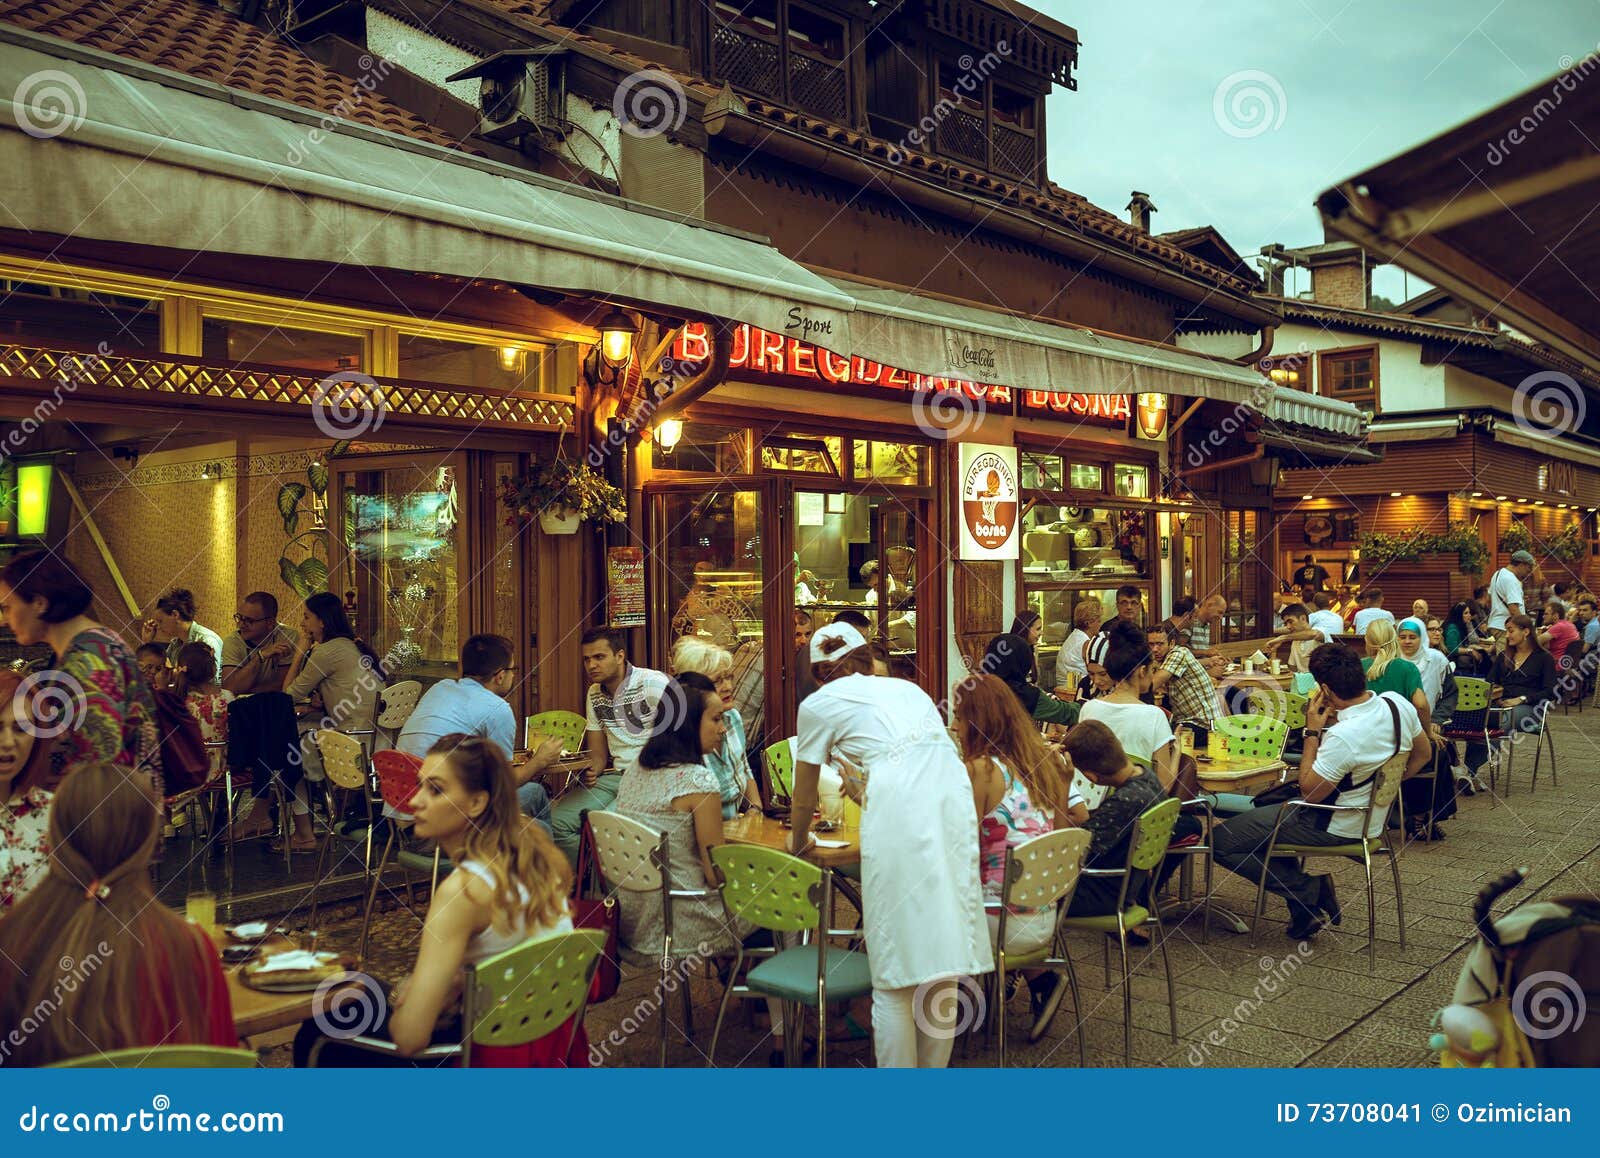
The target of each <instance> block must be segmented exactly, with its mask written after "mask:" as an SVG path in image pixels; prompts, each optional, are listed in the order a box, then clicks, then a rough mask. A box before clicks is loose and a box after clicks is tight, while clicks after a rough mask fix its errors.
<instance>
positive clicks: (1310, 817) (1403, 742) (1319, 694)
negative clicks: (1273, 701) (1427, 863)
mask: <svg viewBox="0 0 1600 1158" xmlns="http://www.w3.org/2000/svg"><path fill="white" fill-rule="evenodd" d="M1311 674H1312V675H1313V676H1315V677H1316V681H1317V691H1316V693H1315V694H1314V695H1313V696H1312V697H1311V703H1310V704H1309V705H1308V706H1307V708H1306V732H1305V752H1304V754H1303V755H1302V756H1301V758H1300V796H1301V799H1303V800H1306V801H1308V802H1309V803H1312V804H1323V803H1328V802H1329V801H1330V800H1331V802H1332V803H1334V804H1337V805H1339V806H1340V808H1341V811H1339V812H1335V813H1332V814H1331V815H1332V819H1330V820H1329V822H1328V826H1327V828H1326V829H1324V828H1322V827H1321V825H1320V823H1319V822H1320V820H1321V818H1322V816H1324V815H1328V814H1326V813H1319V812H1317V811H1314V810H1310V809H1295V810H1294V811H1293V812H1291V813H1290V815H1289V818H1288V819H1287V820H1285V821H1284V822H1283V824H1282V826H1281V827H1279V828H1278V841H1279V843H1281V844H1349V843H1351V842H1352V841H1359V840H1361V839H1362V838H1363V837H1367V838H1371V837H1375V836H1379V835H1381V834H1382V832H1383V826H1384V824H1385V823H1387V821H1388V817H1387V815H1385V810H1380V809H1374V810H1373V813H1372V822H1371V824H1370V826H1369V827H1368V828H1367V830H1366V832H1365V833H1363V832H1362V829H1361V821H1362V816H1363V812H1362V810H1363V809H1365V808H1366V806H1367V802H1368V801H1369V800H1370V799H1371V794H1372V782H1373V778H1374V777H1375V776H1376V775H1377V772H1378V769H1380V768H1382V767H1383V765H1384V764H1385V763H1386V762H1387V761H1388V760H1389V759H1390V758H1391V757H1393V756H1395V755H1398V754H1405V755H1406V756H1407V759H1406V768H1405V774H1406V775H1407V776H1410V775H1413V774H1414V773H1416V772H1417V771H1419V770H1420V769H1421V768H1422V766H1423V765H1424V764H1426V763H1427V762H1428V760H1429V758H1430V757H1431V755H1432V752H1433V748H1432V745H1430V744H1427V743H1421V744H1419V743H1417V742H1416V741H1417V739H1418V737H1420V736H1421V735H1422V720H1421V719H1420V717H1418V715H1417V710H1416V708H1414V707H1412V706H1411V701H1409V700H1407V699H1406V698H1405V697H1403V696H1399V695H1396V694H1394V693H1393V692H1384V693H1382V694H1381V695H1376V694H1374V693H1372V692H1369V691H1368V690H1367V679H1366V673H1365V672H1363V671H1362V670H1361V657H1360V656H1359V655H1357V654H1356V653H1355V652H1354V651H1353V650H1352V649H1350V648H1348V647H1346V646H1345V645H1344V644H1342V643H1325V644H1323V645H1322V646H1320V647H1318V648H1317V649H1316V650H1315V651H1313V652H1312V653H1311ZM1285 807H1287V805H1285V804H1273V805H1269V806H1268V807H1266V808H1253V809H1251V810H1250V811H1249V812H1245V813H1241V814H1240V815H1238V816H1235V817H1234V818H1233V819H1231V820H1228V821H1226V822H1225V823H1223V824H1221V825H1219V826H1217V828H1216V829H1215V830H1214V831H1213V832H1212V835H1211V846H1212V848H1213V849H1214V850H1215V851H1214V855H1215V857H1216V861H1217V863H1218V864H1220V865H1222V866H1223V867H1224V868H1227V869H1230V870H1231V871H1233V872H1236V873H1238V874H1239V875H1240V876H1242V877H1244V878H1246V879H1247V880H1249V881H1251V882H1254V881H1258V880H1260V879H1261V862H1262V857H1263V856H1264V854H1265V853H1266V851H1267V843H1268V841H1269V840H1270V839H1271V837H1272V831H1273V826H1274V825H1275V824H1277V822H1278V813H1279V812H1280V811H1282V810H1283V809H1284V808H1285ZM1267 888H1269V889H1271V890H1272V891H1273V892H1275V893H1277V894H1278V895H1279V896H1281V897H1283V898H1284V899H1285V900H1286V901H1288V902H1289V915H1290V918H1291V920H1290V922H1289V939H1290V940H1291V941H1303V940H1305V939H1306V938H1308V937H1311V936H1314V935H1315V934H1316V933H1317V932H1318V931H1319V930H1321V928H1322V917H1323V916H1324V915H1325V916H1327V917H1328V918H1329V919H1330V920H1332V921H1333V922H1334V923H1335V924H1338V923H1339V921H1340V919H1341V913H1340V910H1339V899H1338V897H1337V896H1336V895H1335V894H1334V891H1333V880H1332V878H1330V877H1326V876H1323V877H1313V876H1308V875H1306V872H1305V869H1304V866H1303V864H1302V862H1301V861H1299V860H1297V859H1295V858H1292V857H1274V858H1273V860H1272V864H1271V867H1270V868H1269V869H1268V870H1267Z"/></svg>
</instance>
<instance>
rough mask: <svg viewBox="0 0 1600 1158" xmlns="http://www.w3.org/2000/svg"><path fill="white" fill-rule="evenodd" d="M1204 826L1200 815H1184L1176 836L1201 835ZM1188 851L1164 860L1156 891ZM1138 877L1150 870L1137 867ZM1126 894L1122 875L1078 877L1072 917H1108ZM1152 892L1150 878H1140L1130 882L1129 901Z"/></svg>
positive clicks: (1176, 824) (1132, 902) (1177, 824)
mask: <svg viewBox="0 0 1600 1158" xmlns="http://www.w3.org/2000/svg"><path fill="white" fill-rule="evenodd" d="M1202 827H1203V826H1202V825H1201V823H1200V818H1199V817H1196V816H1183V815H1180V816H1179V817H1178V819H1177V820H1176V821H1175V822H1174V823H1173V825H1172V839H1173V841H1174V842H1177V841H1180V840H1182V839H1184V838H1185V837H1188V836H1194V835H1197V834H1198V833H1199V832H1200V830H1201V828H1202ZM1183 856H1184V854H1178V853H1174V854H1171V855H1169V856H1167V857H1166V858H1165V859H1163V860H1162V862H1161V868H1160V869H1159V870H1158V871H1157V874H1156V882H1155V887H1156V892H1157V893H1160V891H1161V889H1162V888H1163V887H1165V885H1166V883H1167V880H1168V879H1169V878H1170V877H1171V876H1172V874H1173V873H1175V872H1177V871H1178V869H1179V868H1181V867H1182V865H1183ZM1089 867H1092V868H1113V867H1120V866H1113V865H1109V864H1097V865H1092V866H1089ZM1134 875H1135V877H1136V878H1137V877H1145V878H1148V875H1149V874H1147V873H1141V872H1139V871H1137V870H1135V873H1134ZM1121 895H1122V878H1121V877H1086V876H1081V877H1079V878H1078V887H1077V888H1076V889H1074V890H1073V892H1072V904H1071V905H1070V906H1068V908H1067V916H1069V917H1104V916H1109V915H1110V914H1112V913H1114V912H1116V911H1117V898H1118V897H1120V896H1121ZM1148 896H1149V881H1148V879H1145V880H1138V879H1135V880H1134V881H1132V882H1130V883H1129V885H1128V903H1129V904H1130V905H1137V904H1144V903H1145V901H1146V899H1147V898H1148Z"/></svg>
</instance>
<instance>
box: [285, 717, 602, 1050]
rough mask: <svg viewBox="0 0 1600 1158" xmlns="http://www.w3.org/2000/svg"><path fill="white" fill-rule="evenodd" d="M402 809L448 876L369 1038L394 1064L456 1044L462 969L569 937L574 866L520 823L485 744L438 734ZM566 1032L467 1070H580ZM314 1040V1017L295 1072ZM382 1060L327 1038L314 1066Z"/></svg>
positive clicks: (501, 763) (536, 828)
mask: <svg viewBox="0 0 1600 1158" xmlns="http://www.w3.org/2000/svg"><path fill="white" fill-rule="evenodd" d="M407 808H408V809H409V810H410V812H411V814H412V815H413V816H414V817H416V828H415V829H414V832H415V834H416V836H417V837H418V838H419V839H421V840H431V841H434V842H435V843H437V844H438V846H439V849H440V851H441V852H442V853H443V854H444V855H445V856H446V857H447V858H449V860H450V862H451V863H452V864H454V865H455V868H454V869H453V870H452V871H451V873H450V875H449V876H447V877H446V878H445V879H444V880H443V881H442V882H440V884H439V890H438V892H437V893H436V894H435V895H434V896H433V898H432V899H431V900H430V901H429V903H428V916H427V919H426V920H425V921H424V923H423V926H422V941H421V945H422V947H421V949H420V951H419V952H418V953H417V963H416V966H415V967H414V968H413V969H412V971H411V975H410V976H409V977H407V978H406V979H405V980H404V981H402V982H401V983H400V984H399V985H397V986H395V987H394V990H393V992H392V993H391V994H390V997H389V1003H388V1009H389V1013H388V1022H387V1024H386V1025H385V1026H383V1027H381V1028H380V1029H379V1030H378V1031H377V1034H378V1036H387V1037H388V1038H389V1040H391V1041H393V1042H394V1044H395V1046H396V1047H398V1049H399V1052H400V1055H401V1057H402V1058H406V1057H410V1056H411V1055H413V1054H416V1053H419V1052H421V1051H422V1050H423V1049H425V1048H426V1047H427V1046H428V1045H429V1044H430V1043H432V1042H433V1041H434V1040H435V1039H436V1038H437V1039H438V1040H440V1041H451V1042H454V1041H459V1040H461V1037H462V1036H463V1032H464V1027H462V1026H461V1025H460V1020H459V1017H457V1018H455V1019H454V1020H453V1021H452V1020H451V1018H450V1017H449V1016H448V1014H449V1013H450V1011H451V1010H452V1009H453V1007H454V1005H455V1003H456V1001H457V999H458V998H459V997H460V992H461V970H462V968H463V966H466V965H471V964H476V963H478V962H480V961H483V960H486V959H487V958H489V957H493V956H495V955H496V954H498V953H503V952H504V951H506V950H507V949H514V948H516V947H518V946H519V945H525V944H527V943H528V942H530V941H538V940H542V939H543V938H546V937H552V936H555V935H556V934H558V933H570V932H571V931H572V917H571V915H570V913H569V912H568V910H567V894H568V893H569V892H570V891H571V888H572V868H571V866H570V865H569V864H568V863H567V858H566V857H565V856H564V855H562V853H561V851H560V850H559V849H557V848H556V846H555V842H554V841H553V840H551V838H550V835H549V834H548V833H547V832H545V830H544V828H543V827H542V826H541V825H539V824H538V823H537V822H535V821H533V820H531V819H529V818H528V817H526V816H524V815H523V814H522V806H521V805H520V804H518V802H517V781H516V777H515V776H514V775H513V774H512V771H511V765H510V764H509V763H508V762H507V760H506V756H505V753H504V752H502V751H501V750H500V747H499V745H497V744H496V743H495V742H494V741H492V740H487V739H485V738H483V737H482V736H467V735H463V734H462V733H460V732H455V733H452V734H450V735H448V736H441V737H440V738H439V740H438V741H437V742H436V743H435V744H434V745H433V747H432V748H430V749H429V750H428V755H427V756H426V757H425V758H424V760H423V761H422V769H421V771H420V772H419V773H418V775H417V791H416V794H415V795H413V796H412V797H411V800H410V802H409V803H408V805H407ZM441 1018H443V1019H444V1020H443V1022H442V1023H441ZM568 1033H569V1028H568V1027H567V1026H562V1027H560V1028H558V1029H556V1030H554V1031H552V1032H551V1033H549V1034H547V1035H546V1036H545V1037H542V1038H540V1039H539V1040H538V1041H535V1042H532V1043H530V1044H528V1045H524V1046H475V1047H473V1051H472V1064H473V1065H474V1066H478V1067H489V1068H506V1067H519V1066H546V1067H550V1066H555V1067H560V1066H586V1065H588V1055H589V1045H588V1041H587V1039H586V1038H585V1037H584V1033H583V1027H582V1026H579V1027H578V1029H577V1032H576V1034H573V1037H572V1045H571V1048H570V1049H566V1050H565V1052H563V1047H564V1046H566V1043H567V1036H568ZM320 1034H321V1029H320V1027H319V1026H318V1024H317V1022H316V1020H312V1021H308V1022H306V1023H305V1024H303V1025H302V1026H301V1027H300V1033H299V1035H298V1036H297V1037H296V1038H295V1064H296V1065H304V1064H305V1063H306V1061H307V1059H308V1058H309V1055H310V1051H311V1047H312V1045H313V1044H314V1043H315V1042H316V1039H317V1037H318V1036H319V1035H320ZM384 1060H385V1059H384V1058H383V1057H382V1056H381V1055H376V1054H373V1053H370V1052H367V1051H363V1050H358V1049H353V1048H348V1047H345V1048H342V1047H341V1045H340V1043H339V1042H338V1041H336V1040H333V1041H329V1042H326V1043H324V1046H323V1049H322V1051H321V1052H320V1054H319V1056H318V1058H317V1062H318V1065H319V1066H341V1065H351V1066H370V1065H381V1064H383V1062H384Z"/></svg>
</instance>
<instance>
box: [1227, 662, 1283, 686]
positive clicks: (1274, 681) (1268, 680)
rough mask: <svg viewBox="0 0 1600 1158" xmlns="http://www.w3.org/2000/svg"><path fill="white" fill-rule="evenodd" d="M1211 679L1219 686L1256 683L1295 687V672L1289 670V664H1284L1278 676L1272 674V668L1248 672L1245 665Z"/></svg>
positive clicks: (1259, 668) (1260, 668) (1261, 668)
mask: <svg viewBox="0 0 1600 1158" xmlns="http://www.w3.org/2000/svg"><path fill="white" fill-rule="evenodd" d="M1211 679H1212V681H1213V682H1215V683H1219V684H1221V683H1227V684H1248V683H1254V684H1263V685H1271V686H1273V687H1280V688H1292V687H1293V686H1294V672H1292V671H1290V670H1289V665H1288V664H1284V665H1283V670H1282V671H1280V672H1279V673H1278V674H1277V675H1273V674H1272V670H1271V668H1267V667H1258V668H1256V670H1255V671H1253V672H1247V671H1245V670H1244V667H1243V665H1241V666H1239V667H1237V668H1234V670H1232V671H1224V672H1218V673H1217V674H1216V675H1213V676H1212V677H1211Z"/></svg>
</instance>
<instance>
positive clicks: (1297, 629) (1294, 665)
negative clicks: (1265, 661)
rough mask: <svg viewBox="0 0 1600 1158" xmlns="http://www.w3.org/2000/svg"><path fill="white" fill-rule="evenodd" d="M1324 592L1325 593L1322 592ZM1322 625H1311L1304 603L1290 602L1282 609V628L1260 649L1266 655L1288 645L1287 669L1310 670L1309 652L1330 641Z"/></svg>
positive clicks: (1331, 640)
mask: <svg viewBox="0 0 1600 1158" xmlns="http://www.w3.org/2000/svg"><path fill="white" fill-rule="evenodd" d="M1324 594H1326V593H1324ZM1332 642H1333V639H1332V638H1331V637H1330V636H1329V635H1328V632H1327V629H1326V628H1324V627H1313V626H1312V625H1311V617H1310V615H1309V614H1307V612H1306V607H1305V604H1303V603H1291V604H1289V606H1287V607H1285V608H1284V609H1283V630H1282V631H1280V632H1279V633H1278V634H1277V635H1275V636H1273V637H1272V638H1271V639H1269V640H1268V641H1267V643H1266V645H1265V646H1264V647H1263V648H1262V649H1261V650H1262V651H1265V652H1266V653H1267V654H1268V655H1271V654H1272V653H1273V652H1275V651H1277V650H1278V648H1279V647H1280V646H1282V645H1283V644H1285V643H1287V644H1288V645H1289V670H1290V671H1310V670H1311V666H1310V665H1311V653H1312V652H1313V651H1315V650H1316V649H1317V648H1318V647H1319V646H1321V645H1322V644H1324V643H1332Z"/></svg>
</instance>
